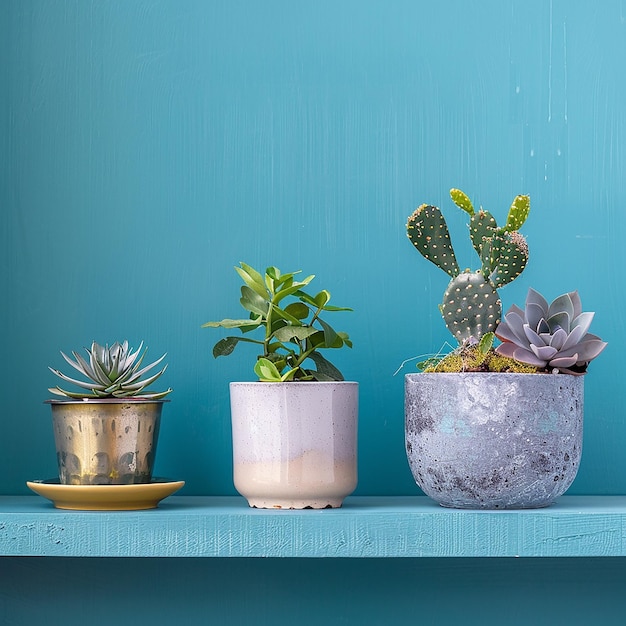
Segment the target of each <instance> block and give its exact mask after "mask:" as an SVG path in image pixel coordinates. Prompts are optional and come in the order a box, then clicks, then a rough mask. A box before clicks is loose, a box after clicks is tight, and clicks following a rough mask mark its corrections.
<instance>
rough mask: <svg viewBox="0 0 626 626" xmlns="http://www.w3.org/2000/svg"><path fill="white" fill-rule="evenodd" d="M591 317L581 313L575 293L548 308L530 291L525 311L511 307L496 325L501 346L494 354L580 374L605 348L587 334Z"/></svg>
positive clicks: (554, 302)
mask: <svg viewBox="0 0 626 626" xmlns="http://www.w3.org/2000/svg"><path fill="white" fill-rule="evenodd" d="M593 316H594V314H593V313H583V310H582V304H581V301H580V296H579V295H578V292H577V291H570V292H569V293H564V294H563V295H562V296H559V297H558V298H556V299H555V300H553V301H552V302H551V303H550V304H548V302H547V300H546V299H545V298H544V297H543V296H542V295H541V294H540V293H539V292H538V291H535V290H534V289H529V290H528V295H527V296H526V309H525V310H524V311H523V310H522V309H520V308H519V307H518V306H515V305H513V306H512V307H511V308H510V309H509V311H508V313H507V314H506V315H505V316H504V319H503V320H502V322H500V324H499V325H498V327H497V329H496V331H495V334H496V337H498V339H500V340H501V341H502V342H503V343H502V344H501V345H499V346H498V347H497V348H496V352H497V353H498V354H501V355H503V356H507V357H511V358H513V359H515V360H516V361H520V362H521V363H528V364H529V365H534V366H536V367H541V368H550V369H553V370H557V371H559V372H564V373H567V374H583V373H584V372H585V370H586V369H587V365H588V364H589V362H590V361H591V360H592V359H595V358H596V357H597V356H598V355H599V354H600V352H602V350H604V348H605V347H606V345H607V344H606V343H605V342H604V341H602V340H601V339H600V337H597V336H596V335H592V334H591V333H588V332H587V330H588V329H589V326H590V325H591V321H592V320H593Z"/></svg>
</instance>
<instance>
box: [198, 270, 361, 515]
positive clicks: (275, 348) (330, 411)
mask: <svg viewBox="0 0 626 626" xmlns="http://www.w3.org/2000/svg"><path fill="white" fill-rule="evenodd" d="M235 270H236V271H237V273H238V274H239V276H240V277H241V278H242V280H243V282H244V284H243V285H242V287H241V299H240V303H241V305H242V306H243V308H244V309H245V311H246V312H247V313H248V317H247V318H245V319H234V320H233V319H223V320H221V321H219V322H207V323H206V324H204V327H221V328H226V329H238V330H239V331H241V335H234V336H227V337H225V338H223V339H220V340H219V341H218V342H217V343H216V344H215V346H214V348H213V356H214V357H220V356H226V355H229V354H231V353H232V351H233V350H234V349H235V347H236V346H237V345H238V344H239V343H247V344H252V345H254V346H256V348H257V354H256V356H255V362H254V372H255V374H256V376H257V378H258V380H257V381H254V382H231V383H230V403H231V418H232V433H233V478H234V484H235V488H236V489H237V491H238V492H239V493H240V494H241V495H243V496H244V497H245V498H246V499H247V501H248V503H249V505H250V506H252V507H258V508H275V509H303V508H314V509H321V508H334V507H339V506H341V504H342V502H343V500H344V498H345V497H346V496H347V495H349V494H350V493H352V491H354V489H355V487H356V481H357V467H356V435H357V414H358V383H356V382H348V381H345V380H344V378H343V376H342V374H341V372H340V371H339V370H338V369H337V368H336V367H335V366H334V365H333V364H332V363H331V362H330V361H329V360H328V359H327V358H326V357H325V356H324V355H323V354H322V352H321V351H322V350H327V349H338V348H342V347H351V346H352V343H351V341H350V338H349V337H348V335H347V334H346V333H343V332H337V331H335V330H334V329H333V327H332V326H330V324H329V323H328V321H327V318H326V316H327V314H329V313H333V312H338V311H349V310H350V309H347V308H341V307H335V306H332V305H330V304H329V301H330V293H329V292H328V291H326V290H321V291H319V292H318V293H317V294H315V295H311V294H309V293H307V291H305V289H306V288H307V286H308V285H309V283H310V282H311V281H312V280H313V278H314V277H313V276H308V277H306V278H304V279H302V280H296V277H297V274H298V273H299V272H290V273H281V272H280V270H279V269H278V268H276V267H268V268H267V269H266V270H265V274H264V275H262V274H261V273H260V272H258V271H257V270H255V269H254V268H253V267H251V266H250V265H247V264H245V263H240V266H239V267H235ZM255 331H256V332H255Z"/></svg>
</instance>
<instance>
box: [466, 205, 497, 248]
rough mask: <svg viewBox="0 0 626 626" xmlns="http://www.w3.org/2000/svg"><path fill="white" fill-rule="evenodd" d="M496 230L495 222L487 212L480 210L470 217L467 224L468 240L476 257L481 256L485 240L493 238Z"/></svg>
mask: <svg viewBox="0 0 626 626" xmlns="http://www.w3.org/2000/svg"><path fill="white" fill-rule="evenodd" d="M497 228H498V225H497V224H496V220H495V218H494V217H493V215H491V213H489V211H483V210H482V209H480V210H479V211H478V212H477V213H474V215H472V217H471V219H470V223H469V231H470V239H471V240H472V245H473V246H474V250H476V253H477V254H478V256H481V254H482V248H483V244H484V242H485V240H486V239H489V238H491V237H493V235H494V233H495V232H496V229H497Z"/></svg>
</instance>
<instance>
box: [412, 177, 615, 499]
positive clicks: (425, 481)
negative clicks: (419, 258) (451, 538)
mask: <svg viewBox="0 0 626 626" xmlns="http://www.w3.org/2000/svg"><path fill="white" fill-rule="evenodd" d="M450 195H451V198H452V200H453V202H454V203H455V204H456V205H457V206H458V207H459V208H460V209H462V210H463V211H465V212H467V214H468V215H469V235H470V239H471V242H472V245H473V247H474V249H475V251H476V253H477V254H478V257H479V259H480V268H479V269H477V270H475V271H470V270H465V271H463V272H462V271H460V268H459V265H458V262H457V259H456V255H455V252H454V250H453V248H452V245H451V241H450V235H449V232H448V228H447V225H446V222H445V219H444V217H443V215H442V213H441V211H440V209H439V208H437V207H434V206H430V205H422V206H420V207H419V208H418V209H417V210H416V211H415V212H414V213H413V214H412V215H411V216H410V217H409V219H408V223H407V234H408V237H409V239H410V241H411V243H413V245H414V246H415V247H416V248H417V250H418V251H419V252H420V253H421V254H422V255H423V256H424V257H425V258H426V259H428V260H429V261H431V262H432V263H434V264H435V265H437V266H438V267H439V268H441V269H442V270H444V271H445V272H446V273H447V274H448V275H449V276H450V283H449V285H448V287H447V289H446V290H445V293H444V296H443V302H442V304H441V305H440V311H441V314H442V317H443V320H444V322H445V324H446V326H447V327H448V329H449V330H450V332H451V333H452V335H453V336H454V337H455V339H456V340H457V342H458V346H457V347H456V348H455V349H454V350H452V351H451V352H450V353H449V354H446V355H436V356H434V357H431V358H428V359H426V360H425V361H423V362H421V363H420V364H419V365H418V367H419V368H420V369H421V370H422V372H421V373H418V374H407V375H406V376H405V428H406V452H407V456H408V460H409V465H410V467H411V471H412V473H413V476H414V478H415V480H416V482H417V484H418V485H419V486H420V487H421V488H422V490H423V491H424V492H425V493H426V494H427V495H429V496H430V497H432V498H433V499H435V500H436V501H437V502H439V503H440V504H441V505H443V506H448V507H457V508H491V509H494V508H534V507H543V506H548V505H550V504H551V503H552V502H553V501H554V500H555V499H556V498H557V497H558V496H559V495H561V494H563V493H564V492H565V490H566V489H567V488H568V487H569V486H570V485H571V483H572V482H573V480H574V478H575V476H576V473H577V471H578V466H579V463H580V457H581V452H582V425H583V380H584V378H583V376H581V374H584V373H585V371H586V369H587V366H588V364H589V362H590V361H591V360H592V359H594V358H595V357H597V356H598V355H599V354H600V352H602V350H603V349H604V348H605V346H606V343H605V342H603V341H602V340H601V339H600V338H599V337H597V336H595V335H592V334H591V333H589V332H588V329H589V326H590V324H591V321H592V319H593V313H585V312H583V310H582V304H581V301H580V297H579V295H578V293H577V292H576V291H573V292H569V293H565V294H563V295H561V296H559V297H557V298H556V299H555V300H554V301H553V302H552V303H550V304H549V303H548V302H547V301H546V299H545V298H544V297H543V296H542V295H541V294H539V293H538V292H537V291H535V290H533V289H531V290H529V292H528V297H527V299H526V306H525V309H524V310H522V309H521V308H519V307H517V306H515V305H514V306H513V307H511V309H510V310H509V311H508V312H507V313H506V315H505V316H504V320H502V304H501V300H500V296H499V293H498V290H499V289H500V288H501V287H503V286H505V285H506V284H508V283H510V282H511V281H513V280H515V279H516V278H517V277H518V276H519V275H520V274H521V273H522V271H523V270H524V268H525V267H526V264H527V261H528V245H527V243H526V240H525V238H524V236H523V235H522V234H521V233H520V232H519V229H520V228H521V227H522V225H523V224H524V222H525V221H526V218H527V217H528V214H529V211H530V199H529V197H528V196H524V195H520V196H517V197H516V198H515V199H514V201H513V203H512V205H511V208H510V209H509V212H508V216H507V220H506V223H505V225H504V226H502V227H498V225H497V223H496V220H495V218H494V217H493V216H492V215H491V214H490V213H489V212H487V211H484V210H483V209H482V208H481V209H480V210H478V211H476V210H474V207H473V204H472V202H471V201H470V199H469V198H468V196H467V195H466V194H464V193H463V192H462V191H460V190H458V189H453V190H451V192H450ZM496 339H498V340H500V341H501V342H502V343H501V344H500V345H497V346H495V345H494V344H495V341H496Z"/></svg>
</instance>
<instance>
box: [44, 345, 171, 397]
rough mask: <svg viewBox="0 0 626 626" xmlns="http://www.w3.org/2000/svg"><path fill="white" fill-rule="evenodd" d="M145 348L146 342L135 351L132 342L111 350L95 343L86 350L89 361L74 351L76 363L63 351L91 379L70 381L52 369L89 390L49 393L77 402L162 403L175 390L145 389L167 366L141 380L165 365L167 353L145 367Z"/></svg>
mask: <svg viewBox="0 0 626 626" xmlns="http://www.w3.org/2000/svg"><path fill="white" fill-rule="evenodd" d="M142 348H143V341H142V342H141V344H140V345H139V348H138V349H137V350H135V351H134V352H133V348H130V349H129V347H128V341H124V342H123V343H119V342H117V341H116V342H115V343H114V344H113V345H112V346H111V347H109V346H108V345H105V346H101V345H100V344H98V343H96V342H95V341H94V342H93V343H92V344H91V348H85V351H86V352H87V354H88V355H89V359H88V360H86V359H85V358H84V357H82V356H81V355H80V354H78V353H77V352H72V355H73V356H74V359H75V360H72V359H71V358H70V357H68V356H67V355H66V354H64V353H63V352H61V355H62V356H63V358H64V359H65V360H66V361H67V362H68V363H69V364H70V365H71V366H72V367H73V368H74V369H75V370H77V371H78V372H79V373H80V374H82V375H83V376H85V377H86V378H87V379H88V380H86V381H83V380H77V379H74V378H70V377H69V376H66V375H65V374H63V373H62V372H61V371H59V370H56V369H53V368H52V367H50V368H48V369H50V371H51V372H52V373H54V374H56V375H57V376H59V377H60V378H62V379H63V380H65V381H66V382H69V383H72V384H74V385H76V386H78V387H80V388H82V389H87V390H89V391H88V392H84V391H81V392H78V391H65V390H64V389H61V388H60V387H52V388H50V389H48V391H50V393H53V394H55V395H57V396H65V397H67V398H75V399H88V398H132V397H134V398H139V397H140V398H142V399H146V400H158V399H160V398H163V397H165V396H166V395H167V394H168V393H171V391H172V390H171V389H167V391H159V392H156V393H152V392H150V393H146V392H145V389H146V387H148V385H151V384H152V383H153V382H154V381H155V380H156V379H157V378H159V376H161V374H163V372H164V371H165V370H166V369H167V365H165V366H164V367H163V368H162V369H161V370H160V371H158V372H157V373H156V374H153V375H152V376H150V377H149V378H144V379H142V378H141V377H142V376H143V375H144V374H146V373H147V372H148V371H150V370H151V369H152V368H154V367H156V366H157V365H158V364H159V363H161V361H163V359H164V358H165V354H164V355H163V356H162V357H161V358H160V359H157V360H156V361H154V362H153V363H151V364H150V365H147V366H146V367H143V368H142V367H141V365H142V363H143V359H144V357H145V355H146V352H147V351H148V349H147V348H146V349H145V350H144V351H143V353H142V352H141V350H142Z"/></svg>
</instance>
